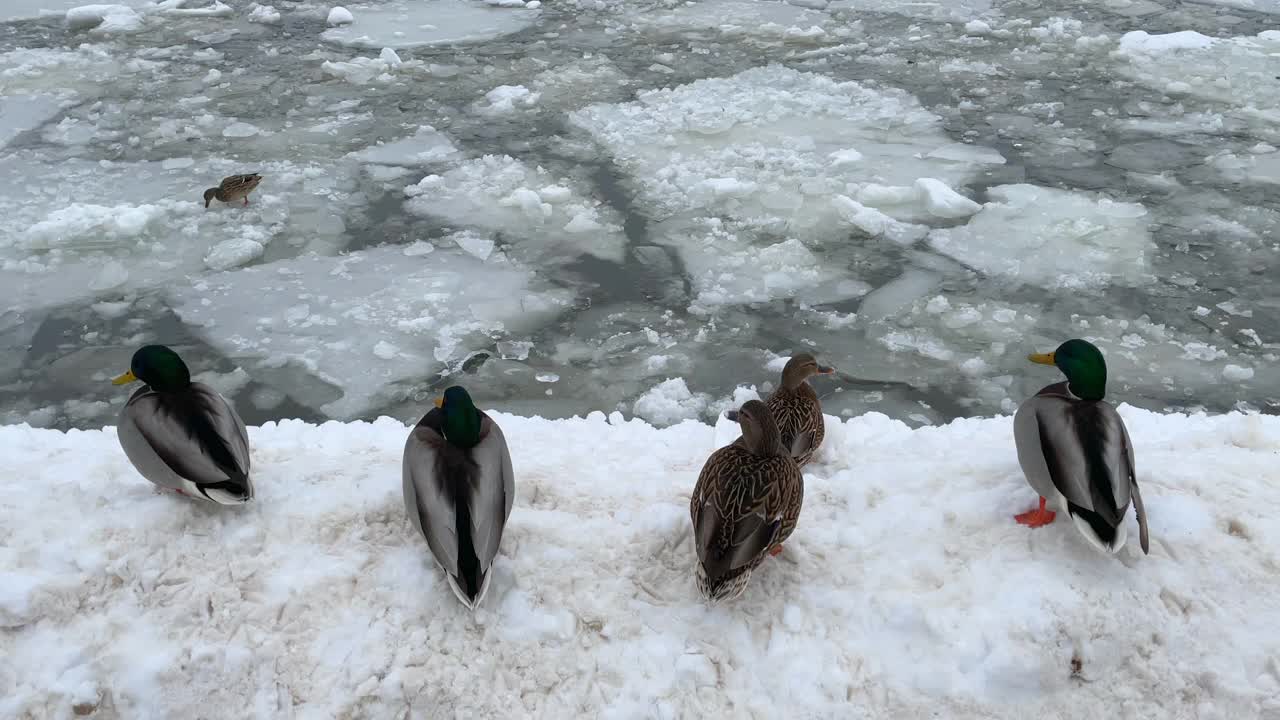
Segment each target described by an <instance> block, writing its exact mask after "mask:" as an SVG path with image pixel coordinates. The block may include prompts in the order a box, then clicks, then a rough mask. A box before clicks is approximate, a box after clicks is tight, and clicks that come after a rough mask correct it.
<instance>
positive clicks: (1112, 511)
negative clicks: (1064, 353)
mask: <svg viewBox="0 0 1280 720" xmlns="http://www.w3.org/2000/svg"><path fill="white" fill-rule="evenodd" d="M1013 428H1014V440H1015V442H1016V445H1017V449H1018V463H1019V464H1020V465H1021V466H1022V472H1023V474H1024V475H1026V478H1027V483H1028V484H1030V485H1031V487H1032V489H1034V490H1035V491H1036V492H1037V493H1039V494H1040V496H1041V497H1043V498H1045V499H1046V500H1047V501H1048V504H1049V505H1050V506H1052V507H1053V509H1055V510H1058V511H1062V512H1067V513H1068V514H1069V515H1070V516H1071V519H1072V521H1073V523H1074V524H1075V526H1076V528H1077V529H1078V530H1079V531H1080V533H1081V534H1082V535H1084V537H1085V538H1086V539H1087V540H1088V541H1089V542H1090V543H1091V544H1093V545H1094V546H1095V547H1097V548H1099V549H1100V550H1103V551H1105V552H1111V553H1114V552H1117V551H1118V550H1119V549H1120V548H1121V547H1123V546H1124V543H1125V539H1126V537H1127V531H1126V527H1125V523H1124V516H1125V513H1126V511H1127V510H1128V509H1129V502H1130V500H1131V499H1132V501H1133V505H1134V510H1135V513H1136V515H1137V518H1138V528H1139V540H1140V542H1141V544H1142V550H1143V552H1147V551H1148V538H1147V515H1146V510H1145V509H1144V508H1143V505H1142V496H1141V494H1140V493H1139V491H1138V480H1137V474H1136V471H1135V469H1134V461H1133V444H1132V443H1131V442H1130V441H1129V431H1128V430H1127V429H1125V426H1124V421H1123V420H1122V419H1121V418H1120V414H1119V413H1117V412H1116V410H1115V408H1113V407H1111V405H1110V404H1109V403H1107V402H1105V401H1103V400H1082V399H1081V398H1078V397H1076V396H1075V395H1074V394H1073V393H1072V392H1071V391H1070V389H1069V387H1068V384H1067V383H1065V382H1060V383H1055V384H1053V385H1049V386H1047V387H1045V388H1043V389H1042V390H1040V392H1038V393H1036V395H1035V396H1033V397H1031V398H1030V399H1028V400H1027V401H1026V402H1024V403H1022V405H1021V406H1020V407H1019V408H1018V412H1017V414H1016V415H1015V416H1014V420H1013Z"/></svg>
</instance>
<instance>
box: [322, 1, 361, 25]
mask: <svg viewBox="0 0 1280 720" xmlns="http://www.w3.org/2000/svg"><path fill="white" fill-rule="evenodd" d="M355 21H356V19H355V17H354V16H352V14H351V11H350V10H348V9H346V8H344V7H342V6H341V5H335V6H334V7H332V8H330V9H329V16H328V17H327V18H325V24H326V25H328V26H329V27H340V26H342V25H350V24H351V23H353V22H355Z"/></svg>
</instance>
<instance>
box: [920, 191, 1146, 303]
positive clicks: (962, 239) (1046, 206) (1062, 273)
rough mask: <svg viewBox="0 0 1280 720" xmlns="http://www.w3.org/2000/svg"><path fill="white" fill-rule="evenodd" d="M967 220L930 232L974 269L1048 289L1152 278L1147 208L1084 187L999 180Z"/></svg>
mask: <svg viewBox="0 0 1280 720" xmlns="http://www.w3.org/2000/svg"><path fill="white" fill-rule="evenodd" d="M987 195H988V197H989V199H990V202H988V203H987V204H986V205H984V206H983V208H982V211H981V212H979V213H978V214H977V215H975V216H974V217H973V218H971V219H970V220H969V222H968V224H966V225H963V226H960V227H955V228H946V229H940V230H934V231H933V232H932V233H930V235H929V243H930V244H931V245H932V246H933V247H935V248H936V249H938V250H939V251H941V252H943V253H946V254H947V255H949V256H951V257H953V258H955V259H956V260H958V261H960V262H962V263H965V264H966V265H969V266H970V267H973V268H975V269H977V270H979V271H982V272H985V273H989V274H991V275H995V276H999V277H1003V278H1007V279H1010V280H1013V281H1016V282H1024V283H1031V284H1035V285H1041V286H1045V287H1089V286H1093V287H1099V286H1103V285H1107V284H1110V283H1124V284H1132V285H1136V284H1140V283H1143V282H1145V281H1147V280H1148V279H1149V278H1150V270H1149V269H1148V259H1147V256H1148V253H1150V251H1151V250H1152V249H1153V246H1152V244H1151V239H1150V237H1149V234H1148V232H1147V223H1148V220H1147V217H1146V215H1147V212H1146V210H1145V209H1144V208H1143V207H1142V206H1141V205H1139V204H1136V203H1123V202H1115V201H1113V200H1109V199H1107V198H1097V197H1094V196H1092V195H1088V194H1085V193H1078V192H1072V191H1069V190H1058V189H1054V188H1045V187H1038V186H1035V185H1026V184H1020V185H1000V186H997V187H993V188H990V189H988V191H987Z"/></svg>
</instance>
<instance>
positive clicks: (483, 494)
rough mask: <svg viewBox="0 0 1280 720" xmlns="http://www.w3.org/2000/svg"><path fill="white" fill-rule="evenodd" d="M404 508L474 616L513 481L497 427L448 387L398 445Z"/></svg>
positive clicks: (508, 509) (458, 390)
mask: <svg viewBox="0 0 1280 720" xmlns="http://www.w3.org/2000/svg"><path fill="white" fill-rule="evenodd" d="M403 478H404V507H405V510H406V511H407V512H408V513H409V519H410V520H411V521H412V522H413V526H414V527H416V528H417V529H418V532H420V533H422V536H423V537H425V538H426V539H427V546H428V547H430V548H431V554H432V555H434V556H435V559H436V563H437V564H439V565H440V567H441V569H443V570H444V572H445V576H446V577H448V579H449V587H450V588H452V589H453V594H454V595H456V596H457V597H458V599H459V600H461V601H462V604H463V605H466V606H467V609H469V610H474V609H475V608H476V606H477V605H479V604H480V601H481V600H483V599H484V596H485V593H486V592H487V591H488V590H489V580H490V579H492V577H493V575H492V573H490V570H491V569H492V568H493V558H494V557H495V556H496V555H497V554H498V545H499V544H500V543H501V542H502V531H503V529H504V528H505V527H506V525H507V518H509V517H511V502H512V500H514V499H515V475H514V473H513V472H512V470H511V454H510V453H509V452H508V451H507V440H506V438H505V437H503V435H502V430H501V429H500V428H499V427H498V424H497V423H496V422H494V421H493V419H492V418H490V417H489V416H488V415H486V414H484V413H483V412H481V411H480V410H478V409H477V408H476V406H475V404H474V403H472V402H471V396H470V395H469V394H467V391H466V390H464V389H463V388H461V387H459V386H457V385H454V386H453V387H450V388H449V389H447V390H445V391H444V397H443V398H440V399H439V400H436V407H435V408H434V409H432V410H431V411H430V412H428V413H427V414H426V415H424V416H423V418H422V419H421V420H419V421H418V424H417V425H416V426H415V427H414V428H413V430H412V431H411V432H410V433H409V439H408V440H407V441H406V442H405V445H404V467H403Z"/></svg>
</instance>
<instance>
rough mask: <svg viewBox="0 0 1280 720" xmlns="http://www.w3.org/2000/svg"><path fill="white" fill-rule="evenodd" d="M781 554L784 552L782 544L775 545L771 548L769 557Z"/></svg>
mask: <svg viewBox="0 0 1280 720" xmlns="http://www.w3.org/2000/svg"><path fill="white" fill-rule="evenodd" d="M780 554H782V546H781V545H774V546H773V547H771V548H769V557H777V556H778V555H780Z"/></svg>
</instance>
